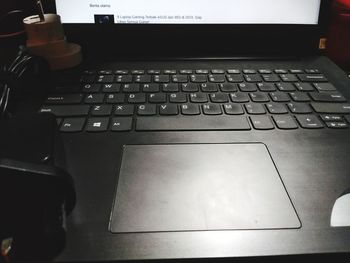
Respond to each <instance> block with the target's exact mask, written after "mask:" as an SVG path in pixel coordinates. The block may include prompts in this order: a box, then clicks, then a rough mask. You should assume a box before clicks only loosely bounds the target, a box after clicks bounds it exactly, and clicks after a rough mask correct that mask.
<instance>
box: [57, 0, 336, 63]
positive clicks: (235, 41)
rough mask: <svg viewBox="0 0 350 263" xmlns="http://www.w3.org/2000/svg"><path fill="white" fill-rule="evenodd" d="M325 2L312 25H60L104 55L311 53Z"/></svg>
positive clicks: (321, 32)
mask: <svg viewBox="0 0 350 263" xmlns="http://www.w3.org/2000/svg"><path fill="white" fill-rule="evenodd" d="M53 2H55V1H53ZM331 2H332V1H331V0H321V7H320V17H319V23H318V25H287V24H284V25H265V24H262V25H255V24H235V25H232V24H198V25H193V24H147V25H142V24H114V25H103V24H102V25H97V24H64V29H65V32H66V35H67V37H68V39H69V40H70V41H72V42H75V43H78V44H80V45H82V46H83V49H84V50H85V51H86V53H88V54H91V53H93V54H94V55H95V56H96V55H100V56H99V57H109V58H111V57H116V56H117V57H126V58H132V57H135V58H139V57H145V58H148V57H149V58H154V57H169V58H173V57H240V56H242V57H243V56H244V57H246V56H259V57H261V56H286V55H288V56H294V55H305V54H316V53H318V52H319V49H318V47H319V39H320V37H321V36H323V35H324V34H325V32H326V27H327V24H328V20H329V13H330V9H331V8H330V7H331ZM53 11H54V12H55V11H56V9H55V6H53Z"/></svg>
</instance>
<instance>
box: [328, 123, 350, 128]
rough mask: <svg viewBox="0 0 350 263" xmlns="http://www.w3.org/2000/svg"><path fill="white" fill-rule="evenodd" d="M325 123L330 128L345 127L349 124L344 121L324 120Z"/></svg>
mask: <svg viewBox="0 0 350 263" xmlns="http://www.w3.org/2000/svg"><path fill="white" fill-rule="evenodd" d="M326 125H327V127H328V128H330V129H347V128H349V125H348V124H347V123H346V122H326Z"/></svg>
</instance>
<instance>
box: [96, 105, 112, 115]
mask: <svg viewBox="0 0 350 263" xmlns="http://www.w3.org/2000/svg"><path fill="white" fill-rule="evenodd" d="M111 113H112V105H94V106H92V109H91V115H93V116H109V115H111Z"/></svg>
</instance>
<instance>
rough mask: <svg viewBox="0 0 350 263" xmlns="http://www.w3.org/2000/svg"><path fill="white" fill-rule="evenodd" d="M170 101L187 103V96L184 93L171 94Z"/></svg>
mask: <svg viewBox="0 0 350 263" xmlns="http://www.w3.org/2000/svg"><path fill="white" fill-rule="evenodd" d="M169 101H170V102H171V103H185V102H187V94H184V93H172V94H169Z"/></svg>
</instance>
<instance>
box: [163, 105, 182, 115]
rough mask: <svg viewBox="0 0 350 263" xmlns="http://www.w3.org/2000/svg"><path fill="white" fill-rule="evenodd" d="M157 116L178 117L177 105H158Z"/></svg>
mask: <svg viewBox="0 0 350 263" xmlns="http://www.w3.org/2000/svg"><path fill="white" fill-rule="evenodd" d="M159 114H160V115H178V114H179V110H178V108H177V105H174V104H162V105H159Z"/></svg>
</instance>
